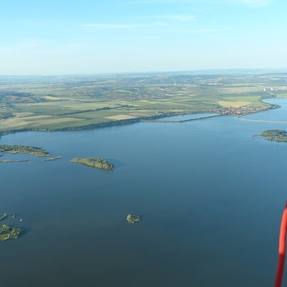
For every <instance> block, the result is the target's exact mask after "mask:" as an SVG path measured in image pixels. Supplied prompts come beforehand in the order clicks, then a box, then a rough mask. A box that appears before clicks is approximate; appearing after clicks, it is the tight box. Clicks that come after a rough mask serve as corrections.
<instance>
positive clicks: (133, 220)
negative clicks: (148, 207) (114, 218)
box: [126, 214, 141, 224]
mask: <svg viewBox="0 0 287 287" xmlns="http://www.w3.org/2000/svg"><path fill="white" fill-rule="evenodd" d="M126 219H127V222H128V223H129V224H135V223H139V222H140V221H141V217H140V216H139V215H135V214H128V216H127V218H126Z"/></svg>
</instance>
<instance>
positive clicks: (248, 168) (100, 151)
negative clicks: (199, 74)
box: [0, 100, 287, 287]
mask: <svg viewBox="0 0 287 287" xmlns="http://www.w3.org/2000/svg"><path fill="white" fill-rule="evenodd" d="M273 102H275V103H279V104H280V105H282V109H280V110H272V111H268V112H264V113H259V114H256V115H250V116H248V117H245V119H247V120H248V121H247V120H242V119H238V118H233V117H220V118H213V119H206V120H202V121H193V122H187V123H182V124H169V123H139V124H134V125H129V126H122V127H110V128H104V129H98V130H93V131H81V132H59V133H33V132H27V133H18V134H13V135H9V136H5V137H2V139H1V143H7V144H24V145H36V146H41V147H44V148H46V149H47V150H49V151H50V152H52V153H56V154H60V155H63V158H62V159H60V160H58V161H52V162H45V161H43V160H41V159H32V162H30V163H16V164H2V165H0V184H1V189H0V192H1V193H0V194H1V197H0V198H1V200H0V210H2V211H3V212H4V211H8V212H16V213H18V214H20V216H21V217H22V218H23V219H24V222H23V225H24V227H25V228H26V229H27V232H26V234H25V235H24V236H23V237H22V238H21V239H19V240H15V241H9V242H2V243H1V242H0V258H1V260H0V265H1V266H0V275H1V276H0V278H1V279H0V280H1V286H3V287H18V286H19V287H20V286H21V287H26V286H27V287H34V286H35V287H36V286H37V287H39V286H41V287H46V286H47V287H48V286H49V287H51V286H53V287H64V286H68V287H79V286H85V287H90V286H100V287H110V286H111V287H114V286H123V287H129V286H130V287H133V286H137V287H141V286H144V287H147V286H149V287H161V286H163V287H169V286H170V287H174V286H179V287H185V286H195V287H198V286H200V287H207V286H221V287H225V286H226V287H230V286H233V287H237V286H238V287H242V286H244V287H249V286H252V287H253V286H260V287H264V286H266V287H267V286H272V284H273V283H272V282H273V278H274V271H275V263H276V259H277V258H276V251H277V232H278V228H279V220H280V217H281V210H282V207H283V205H284V202H285V200H286V198H287V185H286V171H287V145H285V144H276V143H271V142H267V141H264V140H263V139H261V138H259V137H254V135H256V134H258V133H260V132H261V131H263V130H265V129H270V128H283V129H285V128H286V129H287V123H286V124H284V123H282V122H281V123H280V124H279V123H276V122H275V123H274V122H272V121H278V120H280V121H284V120H287V101H284V100H276V101H273ZM250 120H268V122H257V121H250ZM74 156H101V157H104V158H107V159H109V160H111V161H113V162H114V163H115V164H116V166H117V168H116V170H115V171H114V172H103V171H100V170H92V169H89V168H86V167H83V166H78V165H75V164H71V163H69V160H70V159H71V158H72V157H74ZM10 158H15V156H14V157H13V156H10ZM17 158H27V156H26V157H25V156H22V157H19V156H17ZM128 213H136V214H140V215H142V216H143V221H142V222H141V223H140V224H138V225H132V226H131V225H128V224H127V223H126V221H125V217H126V215H127V214H128Z"/></svg>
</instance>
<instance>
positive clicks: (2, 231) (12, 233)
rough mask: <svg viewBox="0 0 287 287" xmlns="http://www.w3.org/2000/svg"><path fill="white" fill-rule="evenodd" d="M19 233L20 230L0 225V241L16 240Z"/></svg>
mask: <svg viewBox="0 0 287 287" xmlns="http://www.w3.org/2000/svg"><path fill="white" fill-rule="evenodd" d="M21 233H22V230H21V228H18V227H12V226H9V225H6V224H2V225H0V241H6V240H10V239H18V238H19V236H20V235H21Z"/></svg>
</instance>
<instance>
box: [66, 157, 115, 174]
mask: <svg viewBox="0 0 287 287" xmlns="http://www.w3.org/2000/svg"><path fill="white" fill-rule="evenodd" d="M71 162H73V163H78V164H81V165H84V166H87V167H90V168H97V169H103V170H110V171H111V170H113V169H114V165H113V164H112V163H111V162H109V161H107V160H104V159H101V158H95V157H76V158H73V159H72V160H71Z"/></svg>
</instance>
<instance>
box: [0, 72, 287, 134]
mask: <svg viewBox="0 0 287 287" xmlns="http://www.w3.org/2000/svg"><path fill="white" fill-rule="evenodd" d="M286 78H287V76H286V74H246V75H242V74H227V75H219V74H214V75H196V74H193V73H182V74H178V73H159V74H151V75H149V74H141V75H125V76H124V75H123V76H120V75H117V76H106V77H103V76H97V77H96V76H90V77H88V76H87V77H61V79H59V78H57V77H55V78H53V77H48V78H45V77H44V78H43V77H42V78H37V77H35V78H21V77H19V78H17V77H13V78H5V77H1V78H0V80H1V86H0V133H1V132H2V133H5V132H16V131H26V130H45V131H55V130H71V129H86V128H92V127H102V126H107V125H116V124H125V123H133V122H138V121H140V120H143V119H144V120H147V119H154V118H160V117H164V116H172V115H181V114H191V113H205V112H215V113H220V114H234V115H242V114H247V113H251V112H257V111H262V110H266V109H268V108H271V107H272V106H271V105H269V104H267V103H264V102H263V101H262V99H265V98H270V97H281V96H282V97H284V96H286V90H287V88H286V87H287V84H286V83H287V82H286Z"/></svg>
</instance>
